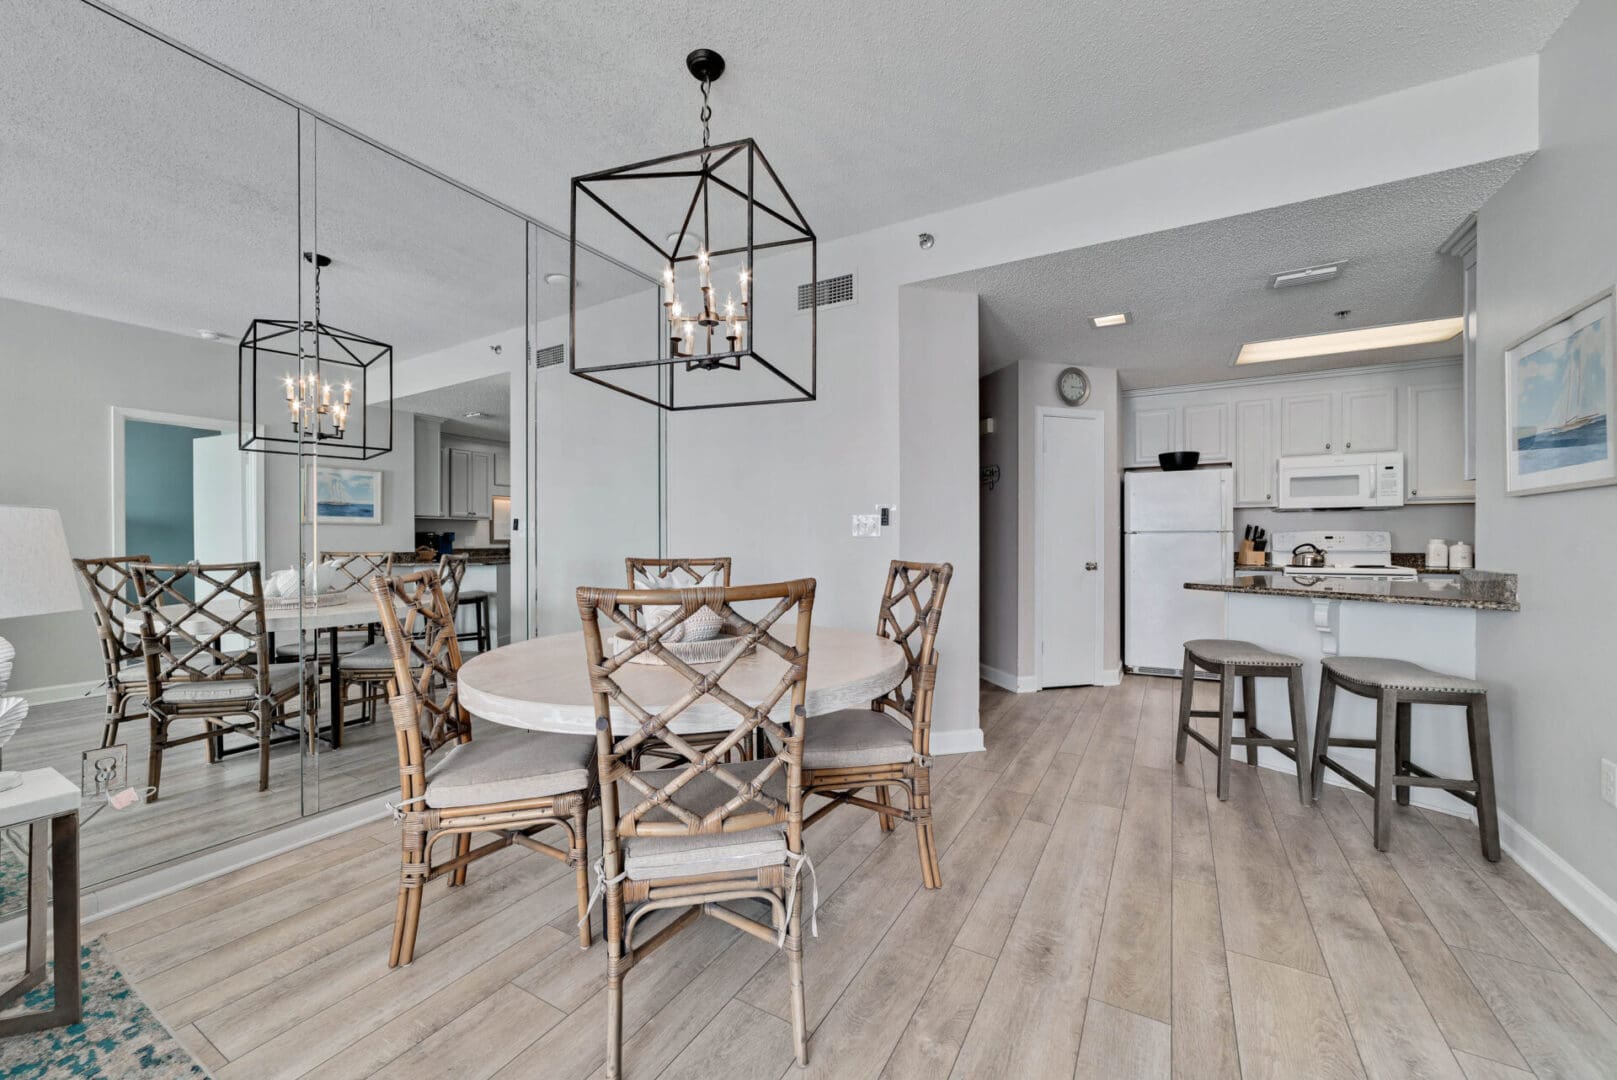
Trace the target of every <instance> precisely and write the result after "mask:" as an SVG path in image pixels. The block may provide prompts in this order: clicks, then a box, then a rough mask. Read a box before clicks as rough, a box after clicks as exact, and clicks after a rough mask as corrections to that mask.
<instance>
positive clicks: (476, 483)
mask: <svg viewBox="0 0 1617 1080" xmlns="http://www.w3.org/2000/svg"><path fill="white" fill-rule="evenodd" d="M469 474H470V475H469V478H468V480H467V496H466V502H467V515H468V516H469V517H474V518H490V517H493V516H494V491H493V486H494V455H493V454H485V453H482V452H481V451H478V450H473V451H472V452H471V463H470V468H469Z"/></svg>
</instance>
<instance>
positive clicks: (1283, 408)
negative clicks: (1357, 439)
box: [1280, 393, 1336, 457]
mask: <svg viewBox="0 0 1617 1080" xmlns="http://www.w3.org/2000/svg"><path fill="white" fill-rule="evenodd" d="M1335 404H1336V395H1335V394H1324V393H1321V394H1291V395H1287V396H1285V397H1282V398H1281V399H1280V453H1281V456H1282V457H1291V456H1292V455H1295V454H1330V453H1334V452H1336V440H1335V438H1334V437H1333V433H1332V431H1331V428H1332V423H1331V421H1332V419H1333V417H1332V413H1334V412H1335Z"/></svg>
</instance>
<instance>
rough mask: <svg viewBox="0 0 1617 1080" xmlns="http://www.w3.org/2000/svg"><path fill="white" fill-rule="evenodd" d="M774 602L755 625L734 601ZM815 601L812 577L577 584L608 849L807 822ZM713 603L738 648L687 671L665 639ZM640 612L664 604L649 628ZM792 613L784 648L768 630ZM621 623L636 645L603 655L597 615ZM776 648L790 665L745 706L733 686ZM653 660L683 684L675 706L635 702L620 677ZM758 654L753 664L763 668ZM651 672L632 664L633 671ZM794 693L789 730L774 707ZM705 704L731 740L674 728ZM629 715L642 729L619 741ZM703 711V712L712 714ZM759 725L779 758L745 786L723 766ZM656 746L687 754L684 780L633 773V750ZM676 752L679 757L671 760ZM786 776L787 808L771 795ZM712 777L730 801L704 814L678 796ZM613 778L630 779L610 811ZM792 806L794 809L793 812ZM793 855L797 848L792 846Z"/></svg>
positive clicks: (681, 776)
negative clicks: (778, 778) (805, 755)
mask: <svg viewBox="0 0 1617 1080" xmlns="http://www.w3.org/2000/svg"><path fill="white" fill-rule="evenodd" d="M750 602H772V603H770V606H769V609H768V610H767V611H766V612H764V613H763V614H761V615H759V616H758V617H757V618H756V619H749V618H747V617H745V616H743V615H742V614H740V613H739V612H737V611H736V609H735V608H734V607H733V606H732V605H733V604H737V603H750ZM813 606H814V580H813V579H812V578H804V579H800V580H796V581H786V582H780V583H777V584H772V585H742V586H737V587H729V588H725V587H708V588H703V589H657V590H617V589H598V588H588V587H585V588H580V589H579V590H578V613H579V617H580V618H581V619H582V620H583V624H584V655H585V658H586V660H587V662H588V664H589V675H590V689H591V690H592V691H593V692H594V696H595V715H596V721H595V726H596V746H597V751H598V753H597V761H598V767H599V769H600V777H601V787H602V815H601V826H602V829H603V831H604V833H605V835H606V836H607V838H608V841H609V843H610V844H611V845H612V846H613V847H615V846H616V839H615V838H616V837H618V836H693V835H708V834H714V833H721V832H735V831H738V830H742V829H752V828H759V827H762V826H764V825H769V824H786V825H787V826H788V828H789V830H794V829H797V828H799V827H800V825H801V815H802V799H801V795H800V792H801V788H802V750H803V730H804V710H803V703H804V698H805V694H806V691H807V681H808V662H809V622H810V616H811V613H812V609H813ZM703 607H707V608H710V609H712V610H713V611H715V612H717V613H718V614H719V616H720V617H721V618H722V619H723V620H724V622H725V624H726V625H727V626H729V627H730V628H731V629H732V630H733V632H734V633H735V644H734V646H733V647H732V648H731V649H730V651H729V653H728V654H726V656H725V657H724V659H722V660H720V661H719V662H717V663H716V664H711V665H707V664H704V665H703V667H702V669H701V670H698V669H696V668H693V667H691V666H690V665H689V664H687V663H685V662H684V661H683V660H681V659H680V658H679V657H678V656H675V655H674V654H673V653H672V652H670V651H669V650H668V649H667V648H666V647H665V646H664V645H663V643H662V642H663V638H664V637H665V636H666V635H668V634H669V633H671V632H672V631H674V630H675V628H677V627H679V626H681V625H683V624H684V622H685V620H686V619H688V618H690V617H691V615H692V614H694V613H695V612H697V611H699V610H700V609H702V608H703ZM641 608H659V609H661V611H662V612H664V614H663V615H662V617H660V618H658V619H656V620H654V621H653V624H652V625H651V626H649V627H642V626H640V625H639V623H638V622H637V620H636V618H635V615H636V614H637V612H638V611H639V609H641ZM788 613H795V619H796V627H795V634H794V637H793V640H792V641H791V643H787V642H784V641H781V640H780V639H778V638H776V637H775V636H774V635H773V634H772V633H770V628H771V627H773V626H774V625H775V624H776V623H777V622H779V621H780V619H781V618H782V617H783V616H785V615H787V614H788ZM602 618H605V619H606V621H607V622H608V624H609V628H608V631H607V633H608V635H610V633H611V631H612V629H613V628H615V629H617V630H621V631H623V632H624V633H625V634H626V635H627V636H628V638H629V644H628V646H627V647H625V648H624V649H623V651H621V652H619V653H617V654H616V655H611V656H609V655H607V653H606V652H605V651H604V650H603V647H602V643H603V635H602V627H601V621H600V620H601V619H602ZM754 646H756V647H757V648H758V649H761V650H768V651H769V652H772V653H774V654H775V655H776V656H777V657H779V658H780V659H781V660H782V661H784V666H783V669H782V671H781V675H780V678H779V679H778V680H776V682H775V683H774V685H773V686H771V687H769V688H768V690H767V692H766V693H764V694H763V695H762V696H761V697H760V696H759V695H758V694H757V693H753V694H751V695H750V696H752V697H754V698H758V700H756V701H751V702H748V701H744V700H742V699H741V698H738V697H737V696H735V694H733V693H731V692H730V690H729V689H727V688H726V685H725V680H726V678H727V677H728V676H730V674H731V672H732V671H733V670H734V669H735V668H736V665H737V663H738V662H739V661H740V660H741V659H742V657H743V656H745V655H746V654H747V653H748V652H750V651H751V650H752V648H753V647H754ZM644 653H650V654H651V655H653V656H655V657H656V658H657V659H659V660H661V661H662V662H663V664H665V665H667V668H668V670H669V671H671V672H674V673H675V674H676V675H678V676H679V677H680V678H681V679H683V680H684V681H685V682H686V683H687V684H688V686H687V688H686V689H685V690H684V692H682V693H681V694H679V695H678V696H676V697H675V698H674V699H673V700H672V701H670V702H668V703H667V704H665V705H662V706H661V707H660V708H653V707H650V706H647V705H645V704H642V703H641V702H638V701H636V700H635V699H634V698H633V696H631V695H630V694H629V693H628V692H627V691H625V689H624V687H623V685H622V682H621V681H620V680H619V678H618V674H619V672H620V671H622V670H623V669H624V668H625V667H626V666H628V665H630V664H631V662H632V661H633V660H634V658H635V657H637V656H640V655H642V654H644ZM756 663H757V659H756V658H755V659H753V660H749V661H748V665H749V666H753V665H756ZM636 668H638V670H639V671H645V670H646V669H645V668H644V667H641V666H639V665H636V666H635V667H634V668H631V669H630V670H635V669H636ZM788 696H789V697H790V701H791V720H789V721H788V722H787V723H786V724H784V725H783V724H781V723H779V722H777V721H776V720H774V719H772V718H771V717H770V712H771V711H772V710H773V709H774V708H775V707H776V706H777V705H778V704H780V702H781V701H782V699H784V698H787V697H788ZM699 702H714V703H718V704H719V705H722V706H723V707H724V708H726V709H728V710H729V712H730V720H731V726H730V728H729V730H728V732H726V733H725V734H724V736H723V737H722V738H721V739H720V740H719V741H718V742H717V743H714V744H712V745H708V746H706V748H705V749H698V748H697V747H695V746H692V745H691V743H690V742H688V741H687V740H686V739H684V738H682V737H681V736H680V735H679V733H677V732H675V731H671V730H669V725H670V724H671V723H672V722H673V721H674V720H676V719H678V718H679V717H680V716H681V715H683V714H684V713H686V712H687V711H688V710H690V709H691V707H692V706H694V705H697V704H698V703H699ZM614 710H615V711H616V712H617V713H618V714H620V715H623V714H627V716H628V717H629V718H630V719H632V720H633V721H634V723H635V730H634V731H632V732H631V733H629V734H627V735H625V736H623V737H622V738H615V737H614V736H613V734H612V727H611V722H610V717H611V715H612V713H613V711H614ZM704 711H705V710H704ZM759 728H762V729H764V730H765V731H767V732H768V733H770V734H771V735H773V736H774V737H775V738H776V739H778V740H779V745H780V746H781V752H780V754H779V755H778V756H777V757H774V758H771V759H768V760H767V762H766V763H765V765H764V766H763V768H762V769H761V770H760V771H758V772H757V773H756V774H755V775H752V776H751V777H750V778H749V779H742V778H741V777H738V776H736V775H735V774H734V773H732V772H731V771H730V770H729V769H728V768H726V765H727V762H726V758H727V757H728V756H729V753H730V750H731V749H732V748H733V747H735V746H737V745H739V744H742V743H743V742H744V741H745V740H749V739H751V738H752V735H753V733H754V732H755V731H757V730H758V729H759ZM652 739H657V740H661V741H662V742H663V743H665V744H666V746H667V747H668V748H670V749H671V750H673V751H674V752H676V753H678V754H679V755H680V756H681V757H683V758H684V759H685V761H684V763H683V764H682V765H679V766H675V768H676V769H677V773H675V775H674V776H673V778H672V779H670V780H666V781H664V782H662V783H661V784H660V785H659V784H658V783H654V782H652V781H649V780H647V779H646V778H645V774H637V773H635V772H634V770H633V769H632V768H631V767H630V762H631V761H632V760H633V753H634V751H635V749H636V748H637V747H639V746H641V745H643V744H644V743H646V742H647V741H648V740H652ZM670 756H672V755H670ZM782 770H785V771H786V773H787V778H786V788H787V792H788V798H787V801H786V802H782V801H781V800H779V799H777V798H775V797H774V796H772V795H770V794H768V793H767V792H765V791H764V790H763V788H764V785H765V783H766V782H768V781H769V780H770V779H771V778H773V777H774V776H775V775H777V774H778V773H780V772H781V771H782ZM703 774H707V775H709V776H711V777H712V778H713V779H714V780H717V781H718V782H719V783H721V784H723V785H725V786H726V787H728V788H729V789H730V790H731V791H733V792H734V794H733V795H732V796H731V797H730V798H729V799H728V800H727V801H725V802H724V803H722V804H720V805H718V806H713V807H709V806H707V805H705V804H704V806H702V807H700V808H693V807H690V806H686V805H684V804H682V803H681V801H680V792H681V791H682V790H683V789H684V788H685V787H686V786H687V785H689V784H690V783H691V781H693V780H695V779H696V778H697V777H699V776H702V775H703ZM614 781H622V782H623V784H624V785H625V786H626V787H627V788H628V789H629V794H628V796H627V797H626V798H624V799H623V800H622V805H621V807H620V808H618V809H617V810H616V811H615V816H614V811H613V807H614V806H615V805H616V803H617V799H616V798H615V797H613V796H612V795H611V794H610V791H611V787H610V785H612V784H613V782H614ZM792 807H795V808H796V809H795V812H793V811H792V810H791V808H792ZM793 850H796V848H795V847H793Z"/></svg>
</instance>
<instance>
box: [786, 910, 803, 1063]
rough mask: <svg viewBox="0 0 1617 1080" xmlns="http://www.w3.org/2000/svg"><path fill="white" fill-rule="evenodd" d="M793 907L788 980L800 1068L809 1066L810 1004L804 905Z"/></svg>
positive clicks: (789, 925)
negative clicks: (805, 977)
mask: <svg viewBox="0 0 1617 1080" xmlns="http://www.w3.org/2000/svg"><path fill="white" fill-rule="evenodd" d="M798 901H799V902H798V903H797V904H796V905H794V906H793V907H792V917H791V919H790V921H788V923H787V924H786V978H787V981H788V982H789V983H790V984H791V993H792V1051H793V1053H794V1054H795V1055H796V1056H797V1064H798V1066H799V1067H802V1066H805V1065H807V1064H808V1003H807V1000H806V995H805V994H804V993H803V904H802V897H801V896H799V897H798Z"/></svg>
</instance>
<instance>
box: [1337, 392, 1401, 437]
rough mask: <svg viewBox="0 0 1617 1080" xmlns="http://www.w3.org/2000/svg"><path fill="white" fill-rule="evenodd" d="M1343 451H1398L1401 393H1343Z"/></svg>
mask: <svg viewBox="0 0 1617 1080" xmlns="http://www.w3.org/2000/svg"><path fill="white" fill-rule="evenodd" d="M1341 448H1342V450H1343V451H1344V452H1346V453H1352V454H1357V453H1369V452H1370V451H1374V450H1396V449H1398V393H1397V391H1396V390H1394V389H1393V388H1392V387H1390V386H1388V387H1375V388H1370V389H1364V390H1344V391H1343V392H1342V447H1341Z"/></svg>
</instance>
